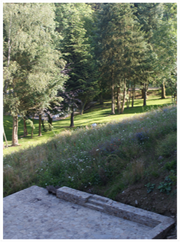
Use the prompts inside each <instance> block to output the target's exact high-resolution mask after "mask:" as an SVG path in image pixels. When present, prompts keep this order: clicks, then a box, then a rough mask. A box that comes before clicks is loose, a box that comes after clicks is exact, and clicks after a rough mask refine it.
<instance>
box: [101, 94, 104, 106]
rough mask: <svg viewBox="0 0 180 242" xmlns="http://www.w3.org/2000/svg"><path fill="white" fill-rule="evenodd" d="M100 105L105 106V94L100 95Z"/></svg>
mask: <svg viewBox="0 0 180 242" xmlns="http://www.w3.org/2000/svg"><path fill="white" fill-rule="evenodd" d="M100 105H104V100H103V94H102V92H101V93H100Z"/></svg>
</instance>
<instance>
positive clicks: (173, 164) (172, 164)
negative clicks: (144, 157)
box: [164, 160, 177, 171]
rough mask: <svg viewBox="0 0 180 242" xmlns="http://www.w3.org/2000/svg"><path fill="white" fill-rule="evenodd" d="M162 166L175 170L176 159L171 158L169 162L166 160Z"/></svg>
mask: <svg viewBox="0 0 180 242" xmlns="http://www.w3.org/2000/svg"><path fill="white" fill-rule="evenodd" d="M164 168H165V169H167V170H168V171H171V170H176V168H177V161H176V160H172V161H171V162H167V163H166V164H165V166H164Z"/></svg>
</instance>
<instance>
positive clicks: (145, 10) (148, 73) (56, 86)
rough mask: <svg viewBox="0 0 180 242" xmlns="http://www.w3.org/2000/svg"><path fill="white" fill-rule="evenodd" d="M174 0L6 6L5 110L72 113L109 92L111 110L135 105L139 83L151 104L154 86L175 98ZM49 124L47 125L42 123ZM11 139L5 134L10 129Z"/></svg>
mask: <svg viewBox="0 0 180 242" xmlns="http://www.w3.org/2000/svg"><path fill="white" fill-rule="evenodd" d="M176 83H177V4H176V3H132V4H130V3H92V4H90V3H4V4H3V112H4V115H5V114H8V115H11V116H12V118H13V131H12V145H13V146H17V145H19V143H18V116H20V117H21V118H22V119H23V121H24V136H26V135H27V127H26V125H27V123H29V124H30V125H31V127H32V133H33V128H34V125H33V121H32V120H33V117H35V116H38V117H39V136H41V135H42V133H41V126H42V124H43V123H42V122H43V120H42V116H43V115H44V114H46V115H47V116H48V120H49V129H51V125H52V117H53V115H56V114H60V115H62V116H63V115H66V114H69V113H70V114H71V124H70V126H71V127H73V125H74V124H73V117H74V112H75V111H76V110H79V111H80V113H81V114H83V112H84V109H85V108H86V107H87V106H88V105H89V104H90V103H91V102H92V101H93V100H99V101H100V103H101V104H102V103H103V101H104V99H106V98H107V97H111V114H112V115H113V114H115V102H116V103H117V113H118V114H122V113H123V112H124V107H125V101H126V100H128V105H130V100H131V105H132V107H133V105H134V96H135V89H136V87H138V88H140V89H141V90H142V97H143V100H144V101H143V106H146V98H147V90H148V87H149V86H156V87H161V89H162V98H165V97H166V91H165V89H166V88H168V92H169V93H170V94H171V95H176ZM43 127H44V128H45V126H43ZM4 137H5V133H4Z"/></svg>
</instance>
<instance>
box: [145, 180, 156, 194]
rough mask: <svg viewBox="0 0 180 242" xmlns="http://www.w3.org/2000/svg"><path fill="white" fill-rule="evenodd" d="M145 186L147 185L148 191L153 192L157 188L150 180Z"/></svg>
mask: <svg viewBox="0 0 180 242" xmlns="http://www.w3.org/2000/svg"><path fill="white" fill-rule="evenodd" d="M145 187H147V193H151V192H152V191H153V190H154V188H155V184H151V183H150V182H149V183H148V184H146V185H145Z"/></svg>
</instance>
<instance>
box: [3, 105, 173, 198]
mask: <svg viewBox="0 0 180 242" xmlns="http://www.w3.org/2000/svg"><path fill="white" fill-rule="evenodd" d="M95 108H96V107H95ZM77 117H78V116H77ZM176 129H177V123H176V106H173V107H169V108H168V107H165V108H163V109H160V108H159V109H157V110H154V111H151V112H147V113H141V114H139V115H137V116H136V117H131V118H128V119H123V120H121V121H117V120H116V121H113V122H109V123H107V124H105V123H104V124H98V125H97V126H96V127H95V128H93V127H91V126H86V127H80V128H75V129H74V130H70V129H69V130H65V131H62V132H60V133H59V134H58V135H57V136H55V137H53V138H51V139H49V140H46V143H44V144H41V145H37V146H35V147H32V146H29V147H28V148H27V149H23V150H20V151H16V152H13V150H11V153H10V154H8V155H6V156H4V196H6V195H9V194H11V193H13V192H16V191H19V190H21V189H23V188H26V187H29V186H31V185H33V184H36V185H38V186H42V187H45V186H46V185H59V186H63V185H65V186H69V187H72V188H77V189H80V190H84V189H86V188H88V187H92V186H93V187H94V186H99V187H100V188H99V189H101V187H102V186H106V185H107V184H109V185H108V187H107V190H108V189H109V190H110V193H108V192H107V196H110V197H113V196H114V194H116V193H117V192H118V191H120V189H122V188H123V187H125V186H128V184H132V183H134V182H136V181H137V180H140V179H142V178H143V177H147V179H149V177H150V175H151V174H150V173H151V171H154V170H153V169H154V167H155V166H156V167H157V166H158V163H157V159H158V156H160V155H164V152H165V151H166V153H165V154H166V156H167V155H170V156H171V155H172V153H173V152H174V150H176V144H175V141H176V139H175V136H176ZM170 134H171V135H170ZM167 135H170V136H167ZM172 135H173V136H172ZM169 137H170V138H171V139H170V138H169ZM142 138H143V139H142ZM162 140H164V143H163V145H162V147H160V148H158V147H159V146H158V145H159V144H160V143H162ZM170 140H173V142H174V144H173V145H172V147H171V149H170V150H169V151H168V148H167V147H168V144H169V142H170ZM144 143H145V144H144ZM152 144H153V145H152ZM164 149H165V151H164ZM156 150H158V152H157V151H156ZM159 150H161V152H160V153H159ZM136 162H140V163H138V164H136ZM131 163H132V164H131ZM161 167H162V165H161ZM157 169H160V168H159V167H158V168H157ZM147 170H148V173H147ZM129 174H131V175H129ZM145 174H146V175H145ZM113 179H114V180H113ZM116 180H118V181H119V185H118V187H117V186H115V184H114V182H115V181H116ZM109 182H110V183H109ZM111 186H113V187H111Z"/></svg>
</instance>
